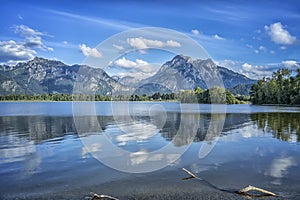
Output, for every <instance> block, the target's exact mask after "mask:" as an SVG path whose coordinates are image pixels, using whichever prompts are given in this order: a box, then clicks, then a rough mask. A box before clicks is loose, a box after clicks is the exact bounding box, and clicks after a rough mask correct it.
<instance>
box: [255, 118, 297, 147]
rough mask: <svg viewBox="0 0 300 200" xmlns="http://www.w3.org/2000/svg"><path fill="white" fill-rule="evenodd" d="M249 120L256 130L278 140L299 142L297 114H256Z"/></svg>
mask: <svg viewBox="0 0 300 200" xmlns="http://www.w3.org/2000/svg"><path fill="white" fill-rule="evenodd" d="M251 118H252V120H253V121H254V122H255V123H256V124H257V126H258V128H260V129H262V130H264V131H267V132H272V134H273V135H274V137H275V138H277V139H279V140H282V141H286V142H300V114H299V113H256V114H252V115H251Z"/></svg>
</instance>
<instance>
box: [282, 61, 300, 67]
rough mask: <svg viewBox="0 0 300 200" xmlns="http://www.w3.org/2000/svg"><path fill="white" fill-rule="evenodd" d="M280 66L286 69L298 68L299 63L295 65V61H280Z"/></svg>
mask: <svg viewBox="0 0 300 200" xmlns="http://www.w3.org/2000/svg"><path fill="white" fill-rule="evenodd" d="M282 64H283V66H284V67H286V68H294V67H295V68H296V67H300V66H299V63H297V61H295V60H285V61H282Z"/></svg>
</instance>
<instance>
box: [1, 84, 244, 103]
mask: <svg viewBox="0 0 300 200" xmlns="http://www.w3.org/2000/svg"><path fill="white" fill-rule="evenodd" d="M239 97H240V98H239ZM239 97H235V96H233V95H232V94H231V93H230V92H229V91H228V90H225V89H224V88H220V87H213V88H211V89H206V90H203V89H201V88H200V87H196V88H195V89H194V90H181V91H179V92H178V93H162V94H161V93H160V92H156V93H154V94H152V95H146V94H143V95H137V94H132V95H122V94H119V95H115V96H111V95H99V94H10V95H0V101H180V102H182V103H204V104H211V103H219V104H226V103H227V104H239V103H245V101H243V100H244V98H242V97H241V96H239Z"/></svg>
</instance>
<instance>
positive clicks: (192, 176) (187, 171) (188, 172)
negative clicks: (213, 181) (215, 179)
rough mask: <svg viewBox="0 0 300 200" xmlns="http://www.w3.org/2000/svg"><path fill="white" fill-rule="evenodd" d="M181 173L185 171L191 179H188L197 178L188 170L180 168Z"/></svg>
mask: <svg viewBox="0 0 300 200" xmlns="http://www.w3.org/2000/svg"><path fill="white" fill-rule="evenodd" d="M182 170H183V171H185V172H186V173H187V174H189V175H190V176H191V177H189V178H198V177H197V176H196V175H195V174H193V173H192V172H190V171H189V170H187V169H185V168H182Z"/></svg>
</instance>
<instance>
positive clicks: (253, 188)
mask: <svg viewBox="0 0 300 200" xmlns="http://www.w3.org/2000/svg"><path fill="white" fill-rule="evenodd" d="M249 191H258V192H261V193H263V194H265V195H267V196H277V194H275V193H273V192H270V191H268V190H264V189H261V188H258V187H254V186H252V185H249V186H248V187H245V188H243V189H241V190H239V191H237V193H238V194H246V195H248V193H247V192H249Z"/></svg>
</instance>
